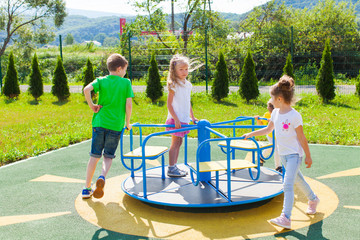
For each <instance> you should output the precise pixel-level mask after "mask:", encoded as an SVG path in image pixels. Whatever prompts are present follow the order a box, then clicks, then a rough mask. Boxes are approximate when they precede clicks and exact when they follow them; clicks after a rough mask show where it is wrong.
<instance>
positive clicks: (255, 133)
mask: <svg viewBox="0 0 360 240" xmlns="http://www.w3.org/2000/svg"><path fill="white" fill-rule="evenodd" d="M272 130H274V123H273V122H272V121H270V122H269V124H268V125H267V126H266V127H264V128H261V129H259V130H256V131H253V132H250V133H246V134H244V135H242V137H244V138H245V139H247V138H250V137H255V136H262V135H266V134H269V133H271V132H272Z"/></svg>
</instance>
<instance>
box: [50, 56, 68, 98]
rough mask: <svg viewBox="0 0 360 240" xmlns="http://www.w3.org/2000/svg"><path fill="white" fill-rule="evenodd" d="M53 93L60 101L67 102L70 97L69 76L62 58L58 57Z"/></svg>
mask: <svg viewBox="0 0 360 240" xmlns="http://www.w3.org/2000/svg"><path fill="white" fill-rule="evenodd" d="M51 93H52V94H53V95H54V96H56V97H57V98H58V100H59V101H64V100H67V99H68V98H69V97H70V92H69V86H68V82H67V76H66V73H65V69H64V65H63V63H62V60H61V57H60V56H58V59H57V63H56V67H55V70H54V77H53V86H52V88H51Z"/></svg>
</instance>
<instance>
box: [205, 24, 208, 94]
mask: <svg viewBox="0 0 360 240" xmlns="http://www.w3.org/2000/svg"><path fill="white" fill-rule="evenodd" d="M207 54H208V50H207V28H206V27H205V81H206V94H207V93H208V55H207Z"/></svg>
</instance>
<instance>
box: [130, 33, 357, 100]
mask: <svg viewBox="0 0 360 240" xmlns="http://www.w3.org/2000/svg"><path fill="white" fill-rule="evenodd" d="M313 30H314V31H317V29H313ZM319 31H320V30H319ZM333 32H335V33H336V29H335V30H333ZM158 34H161V38H162V39H163V40H164V39H167V40H166V41H163V42H161V41H159V40H158V37H157V35H154V36H144V35H140V36H131V37H129V38H128V45H127V52H126V54H125V56H128V59H129V62H130V64H129V70H128V74H129V77H130V78H131V79H135V80H136V79H140V78H143V79H144V78H146V74H147V70H148V68H149V61H150V57H151V54H153V53H154V54H155V55H156V60H157V61H158V66H159V70H160V74H161V75H162V76H163V78H164V79H165V76H166V74H167V70H168V66H169V61H170V59H171V57H172V55H173V54H174V53H175V52H177V53H182V54H186V55H187V56H188V57H190V58H197V59H199V60H200V61H201V62H203V63H204V66H203V67H202V68H201V69H199V70H198V71H195V72H194V73H192V74H191V75H190V79H191V81H192V82H195V83H196V82H204V83H205V85H206V89H207V86H208V84H210V83H211V81H212V78H213V73H214V71H215V65H216V62H217V60H218V59H217V56H218V53H219V51H220V50H223V49H226V46H233V47H232V48H231V49H230V50H229V49H227V51H226V50H225V52H224V54H225V59H226V61H227V66H228V70H229V76H230V84H231V85H233V86H237V85H238V84H239V79H240V76H241V71H242V65H243V60H244V58H245V54H246V50H247V48H249V47H250V49H251V50H252V53H253V58H254V61H255V64H256V75H257V77H258V80H259V82H260V85H269V84H271V83H272V82H274V81H276V80H277V79H279V77H280V76H281V75H282V73H283V67H284V65H285V61H286V57H287V55H288V53H291V56H292V61H293V67H294V73H295V78H296V84H297V85H299V86H303V87H304V88H308V86H309V85H310V86H312V85H315V79H316V76H317V72H318V69H319V67H320V60H321V57H322V50H323V47H324V39H325V38H326V37H328V38H331V37H332V36H331V33H329V36H326V35H324V39H311V40H310V39H307V38H306V34H308V33H306V32H305V31H303V30H301V29H294V28H293V27H290V28H288V29H282V31H281V32H262V33H261V36H260V35H259V34H257V35H256V36H254V35H251V34H249V35H250V36H249V37H247V38H245V37H244V38H232V39H231V38H229V39H224V40H222V41H223V42H222V46H221V47H218V46H213V45H212V44H211V43H209V40H208V36H207V30H205V31H202V32H198V33H193V34H202V35H205V38H204V40H203V42H201V43H200V44H198V45H197V47H196V48H187V49H183V48H181V47H180V46H179V45H177V44H176V41H179V38H181V35H180V36H174V35H172V34H170V33H158ZM333 35H336V34H333ZM358 35H359V34H358ZM274 36H281V37H278V38H275V39H274ZM359 36H360V35H359ZM259 37H261V39H262V41H261V43H259V42H256V38H259ZM188 38H189V42H191V41H196V38H195V37H192V36H191V35H190V34H189V35H188ZM209 38H211V36H209ZM247 41H250V44H248V43H247ZM276 41H278V43H277V42H276ZM332 43H333V46H332V58H333V65H334V76H335V79H336V81H337V83H338V85H346V84H349V85H351V86H352V87H349V88H348V89H349V92H347V93H352V91H353V89H354V87H355V86H354V85H355V82H354V81H355V80H354V78H355V77H356V76H357V75H358V73H359V69H360V37H356V36H354V35H348V36H343V37H342V39H341V41H340V40H336V39H332ZM192 45H194V44H192ZM169 46H171V47H169ZM246 46H247V47H246ZM304 46H307V47H308V46H310V47H311V49H310V50H309V49H308V48H306V47H304ZM223 51H224V50H223ZM351 79H352V80H351Z"/></svg>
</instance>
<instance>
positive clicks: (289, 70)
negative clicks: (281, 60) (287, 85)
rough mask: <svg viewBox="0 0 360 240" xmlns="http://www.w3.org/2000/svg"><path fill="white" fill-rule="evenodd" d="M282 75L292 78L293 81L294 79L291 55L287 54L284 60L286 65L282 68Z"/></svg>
mask: <svg viewBox="0 0 360 240" xmlns="http://www.w3.org/2000/svg"><path fill="white" fill-rule="evenodd" d="M283 75H288V76H290V77H292V78H293V79H295V76H294V67H293V64H292V61H291V54H290V53H289V54H288V56H287V58H286V64H285V66H284V68H283Z"/></svg>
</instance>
